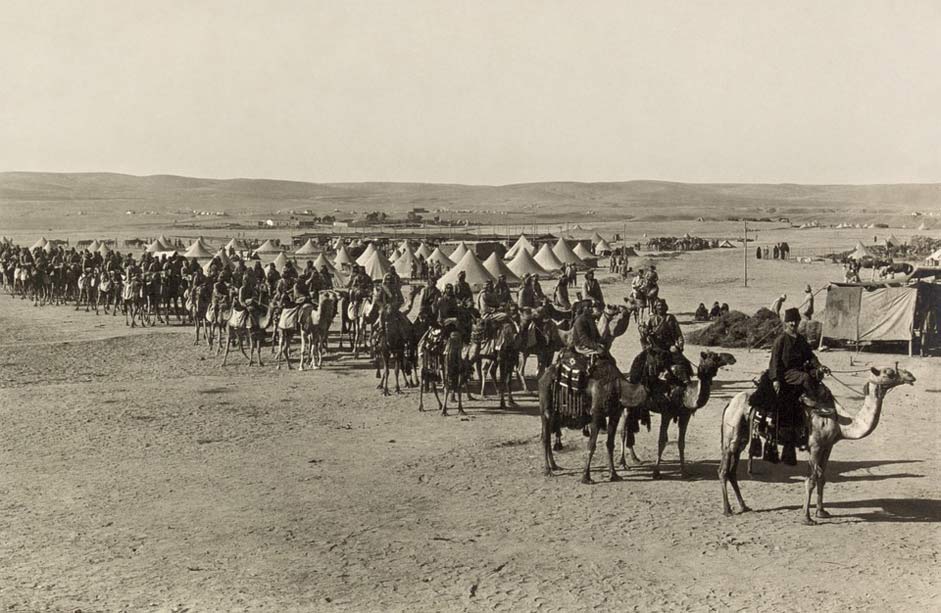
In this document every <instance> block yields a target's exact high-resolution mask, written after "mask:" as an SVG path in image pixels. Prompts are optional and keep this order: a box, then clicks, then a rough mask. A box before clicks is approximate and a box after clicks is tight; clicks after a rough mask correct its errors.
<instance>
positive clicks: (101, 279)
mask: <svg viewBox="0 0 941 613" xmlns="http://www.w3.org/2000/svg"><path fill="white" fill-rule="evenodd" d="M116 290H117V285H116V284H115V283H114V281H113V280H112V279H111V273H110V272H108V271H107V270H102V271H101V274H99V275H98V301H97V302H96V303H95V314H96V315H97V314H98V307H99V306H102V307H103V308H104V311H105V315H107V314H108V309H109V308H110V307H111V306H112V303H113V302H114V294H115V291H116Z"/></svg>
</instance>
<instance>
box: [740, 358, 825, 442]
mask: <svg viewBox="0 0 941 613" xmlns="http://www.w3.org/2000/svg"><path fill="white" fill-rule="evenodd" d="M755 385H756V388H755V391H754V392H753V393H752V395H751V397H750V398H749V404H750V405H751V406H752V407H753V408H754V409H755V425H756V432H755V434H757V435H758V436H760V437H762V438H764V439H765V440H766V441H768V442H770V443H771V444H778V443H782V444H792V445H794V446H795V447H798V448H805V447H806V446H807V436H808V429H807V423H808V421H809V419H808V418H809V417H811V416H813V415H816V416H819V417H827V418H833V417H835V416H836V404H835V401H834V399H833V394H832V393H831V392H830V390H829V389H827V388H826V387H825V386H824V385H819V386H818V388H817V389H818V393H817V395H816V397H811V396H809V395H808V394H806V393H805V394H800V395H791V397H790V398H789V397H787V396H785V395H784V394H782V395H778V394H777V393H776V392H775V391H774V384H773V382H772V380H771V377H770V375H769V374H768V371H764V372H762V373H761V376H760V377H759V379H758V381H756V382H755Z"/></svg>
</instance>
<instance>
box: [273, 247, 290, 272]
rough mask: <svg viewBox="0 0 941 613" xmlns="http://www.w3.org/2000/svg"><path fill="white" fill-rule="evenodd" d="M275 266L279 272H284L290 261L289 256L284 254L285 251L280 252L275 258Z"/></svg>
mask: <svg viewBox="0 0 941 613" xmlns="http://www.w3.org/2000/svg"><path fill="white" fill-rule="evenodd" d="M273 263H274V267H275V268H277V269H278V272H284V268H285V267H286V266H287V263H288V256H286V255H284V252H283V251H282V252H280V253H279V254H278V257H276V258H275V259H274V260H273Z"/></svg>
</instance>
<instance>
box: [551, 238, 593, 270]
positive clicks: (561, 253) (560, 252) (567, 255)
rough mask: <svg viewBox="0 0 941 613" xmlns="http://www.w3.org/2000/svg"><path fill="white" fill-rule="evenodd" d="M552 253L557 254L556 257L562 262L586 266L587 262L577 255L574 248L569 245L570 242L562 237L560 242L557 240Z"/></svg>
mask: <svg viewBox="0 0 941 613" xmlns="http://www.w3.org/2000/svg"><path fill="white" fill-rule="evenodd" d="M579 245H581V243H579ZM552 253H553V254H555V257H556V258H558V260H559V262H561V263H562V264H575V265H576V266H585V262H583V261H582V259H581V258H580V257H578V256H577V255H575V252H574V251H572V248H571V247H569V244H568V243H567V242H565V240H564V239H561V238H560V239H559V240H558V242H556V244H555V247H553V248H552Z"/></svg>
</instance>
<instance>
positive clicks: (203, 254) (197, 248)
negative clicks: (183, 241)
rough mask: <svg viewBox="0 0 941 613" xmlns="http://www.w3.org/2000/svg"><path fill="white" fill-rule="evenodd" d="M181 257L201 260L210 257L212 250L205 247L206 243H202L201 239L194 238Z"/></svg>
mask: <svg viewBox="0 0 941 613" xmlns="http://www.w3.org/2000/svg"><path fill="white" fill-rule="evenodd" d="M183 257H185V258H187V259H190V258H196V259H197V260H202V259H204V258H211V257H212V252H211V251H209V249H207V248H206V245H204V244H203V242H202V240H200V239H196V240H195V241H193V244H192V245H190V246H189V248H188V249H187V250H186V252H185V253H184V254H183Z"/></svg>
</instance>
